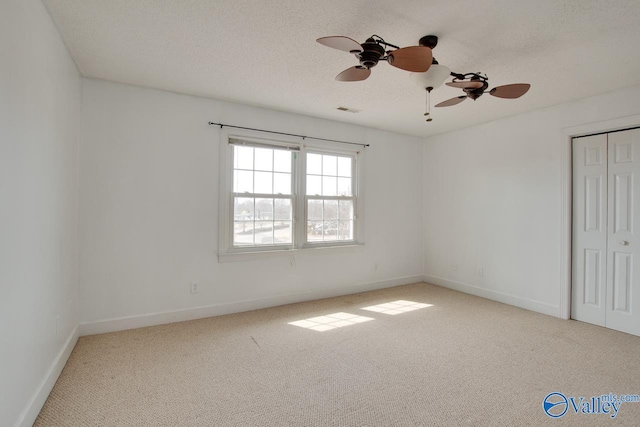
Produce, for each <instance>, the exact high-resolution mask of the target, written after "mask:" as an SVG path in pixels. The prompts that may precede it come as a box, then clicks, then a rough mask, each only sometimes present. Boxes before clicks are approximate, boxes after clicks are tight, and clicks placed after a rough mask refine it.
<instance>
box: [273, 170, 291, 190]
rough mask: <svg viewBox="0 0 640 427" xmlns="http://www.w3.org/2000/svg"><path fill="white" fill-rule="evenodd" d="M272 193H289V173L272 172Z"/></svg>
mask: <svg viewBox="0 0 640 427" xmlns="http://www.w3.org/2000/svg"><path fill="white" fill-rule="evenodd" d="M273 193H274V194H291V174H289V173H274V174H273Z"/></svg>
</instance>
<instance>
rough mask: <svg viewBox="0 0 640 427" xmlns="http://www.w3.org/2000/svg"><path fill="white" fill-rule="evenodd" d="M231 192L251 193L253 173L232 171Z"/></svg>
mask: <svg viewBox="0 0 640 427" xmlns="http://www.w3.org/2000/svg"><path fill="white" fill-rule="evenodd" d="M233 191H234V192H235V193H253V172H251V171H234V173H233Z"/></svg>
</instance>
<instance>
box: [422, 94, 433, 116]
mask: <svg viewBox="0 0 640 427" xmlns="http://www.w3.org/2000/svg"><path fill="white" fill-rule="evenodd" d="M426 90H427V112H426V113H424V115H425V116H426V117H427V121H428V122H430V121H432V120H433V119H432V118H431V90H433V88H432V87H428V88H426Z"/></svg>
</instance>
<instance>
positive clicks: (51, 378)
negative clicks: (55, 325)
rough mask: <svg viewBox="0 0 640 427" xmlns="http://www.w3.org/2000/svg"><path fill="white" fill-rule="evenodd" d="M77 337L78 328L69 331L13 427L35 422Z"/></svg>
mask: <svg viewBox="0 0 640 427" xmlns="http://www.w3.org/2000/svg"><path fill="white" fill-rule="evenodd" d="M78 336H79V335H78V326H76V327H75V328H74V329H73V331H71V334H70V335H69V338H67V340H66V341H65V343H64V345H63V346H62V348H61V349H60V351H59V352H58V354H57V355H56V358H55V359H54V361H53V363H52V364H51V366H50V367H49V370H48V371H47V374H46V375H45V377H44V378H43V380H42V382H41V383H40V385H39V386H38V388H37V389H36V391H35V392H34V393H33V396H31V399H30V400H29V403H28V404H27V406H26V407H25V408H24V410H23V411H22V413H21V414H20V417H18V420H17V421H16V423H15V427H31V426H32V425H33V423H34V422H35V421H36V418H38V414H39V413H40V410H41V409H42V406H43V405H44V402H46V401H47V397H49V393H51V390H52V389H53V386H54V385H55V383H56V381H57V380H58V377H59V376H60V373H61V372H62V369H63V368H64V365H65V364H66V363H67V360H69V356H71V352H72V351H73V348H74V347H75V346H76V343H77V342H78Z"/></svg>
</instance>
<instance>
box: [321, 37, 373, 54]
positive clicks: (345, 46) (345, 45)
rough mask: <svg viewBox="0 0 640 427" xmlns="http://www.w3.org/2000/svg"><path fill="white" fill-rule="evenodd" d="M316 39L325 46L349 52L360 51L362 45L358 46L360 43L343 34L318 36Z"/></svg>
mask: <svg viewBox="0 0 640 427" xmlns="http://www.w3.org/2000/svg"><path fill="white" fill-rule="evenodd" d="M316 41H317V42H318V43H320V44H323V45H325V46H329V47H332V48H334V49H338V50H344V51H345V52H349V53H351V52H354V51H358V52H362V46H360V43H358V42H357V41H355V40H354V39H351V38H349V37H345V36H330V37H320V38H319V39H318V40H316Z"/></svg>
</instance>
